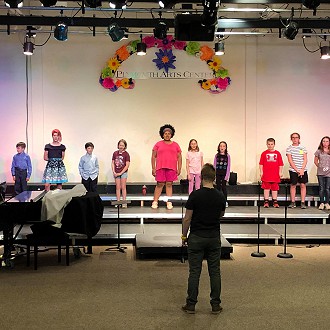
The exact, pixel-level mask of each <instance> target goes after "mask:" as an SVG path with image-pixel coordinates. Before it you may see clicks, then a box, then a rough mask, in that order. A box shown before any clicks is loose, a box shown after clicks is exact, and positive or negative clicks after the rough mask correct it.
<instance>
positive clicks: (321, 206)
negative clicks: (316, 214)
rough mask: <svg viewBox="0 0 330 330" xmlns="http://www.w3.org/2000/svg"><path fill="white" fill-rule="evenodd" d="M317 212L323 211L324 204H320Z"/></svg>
mask: <svg viewBox="0 0 330 330" xmlns="http://www.w3.org/2000/svg"><path fill="white" fill-rule="evenodd" d="M328 205H329V204H328ZM319 210H324V203H321V204H320V206H319Z"/></svg>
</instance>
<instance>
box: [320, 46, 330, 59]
mask: <svg viewBox="0 0 330 330" xmlns="http://www.w3.org/2000/svg"><path fill="white" fill-rule="evenodd" d="M320 49H321V59H322V60H328V59H329V58H330V47H329V46H321V48H320Z"/></svg>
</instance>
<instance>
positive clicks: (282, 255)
mask: <svg viewBox="0 0 330 330" xmlns="http://www.w3.org/2000/svg"><path fill="white" fill-rule="evenodd" d="M287 215H288V184H287V183H286V184H285V208H284V243H283V246H284V251H283V253H278V255H277V257H278V258H286V259H289V258H293V255H292V254H291V253H288V252H286V223H287Z"/></svg>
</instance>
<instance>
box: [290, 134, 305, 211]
mask: <svg viewBox="0 0 330 330" xmlns="http://www.w3.org/2000/svg"><path fill="white" fill-rule="evenodd" d="M290 139H291V141H292V145H290V146H289V147H288V148H287V149H286V155H287V157H288V161H289V164H290V168H289V174H290V183H291V185H290V196H291V204H290V205H289V207H290V208H294V207H296V202H295V200H296V187H297V184H298V183H299V184H300V195H301V208H302V209H305V208H306V204H305V198H306V183H307V182H308V175H307V169H306V165H307V150H306V148H305V147H304V146H302V145H301V144H300V135H299V134H298V133H292V134H291V135H290Z"/></svg>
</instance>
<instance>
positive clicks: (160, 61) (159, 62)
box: [152, 49, 176, 73]
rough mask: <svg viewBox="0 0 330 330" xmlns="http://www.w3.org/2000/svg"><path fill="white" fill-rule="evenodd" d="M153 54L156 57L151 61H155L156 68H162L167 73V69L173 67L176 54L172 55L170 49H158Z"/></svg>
mask: <svg viewBox="0 0 330 330" xmlns="http://www.w3.org/2000/svg"><path fill="white" fill-rule="evenodd" d="M155 54H156V56H157V58H155V59H154V60H152V61H153V62H155V63H156V66H157V68H158V70H161V69H164V71H165V72H166V73H168V70H169V69H175V66H174V65H173V63H174V62H175V61H176V56H174V55H173V52H172V50H171V49H164V50H163V49H159V52H156V53H155Z"/></svg>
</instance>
